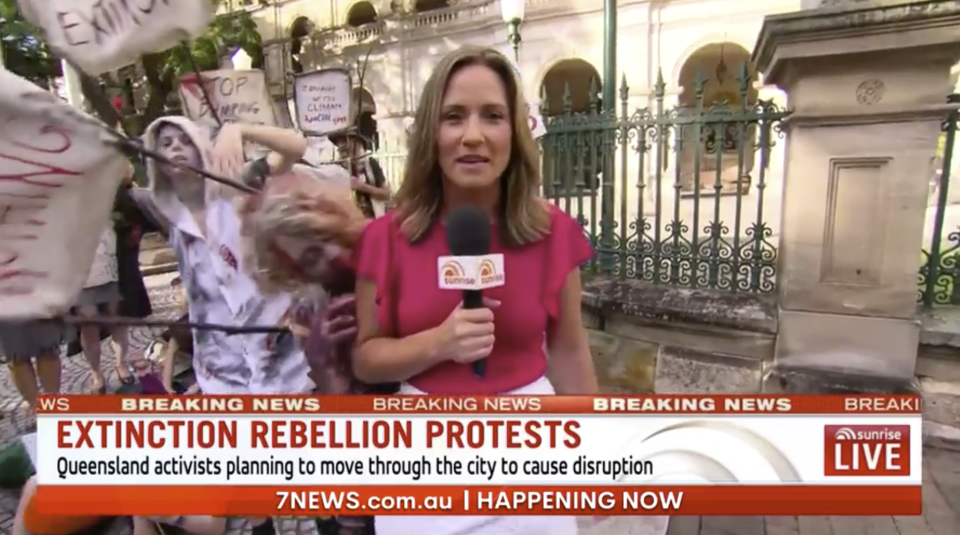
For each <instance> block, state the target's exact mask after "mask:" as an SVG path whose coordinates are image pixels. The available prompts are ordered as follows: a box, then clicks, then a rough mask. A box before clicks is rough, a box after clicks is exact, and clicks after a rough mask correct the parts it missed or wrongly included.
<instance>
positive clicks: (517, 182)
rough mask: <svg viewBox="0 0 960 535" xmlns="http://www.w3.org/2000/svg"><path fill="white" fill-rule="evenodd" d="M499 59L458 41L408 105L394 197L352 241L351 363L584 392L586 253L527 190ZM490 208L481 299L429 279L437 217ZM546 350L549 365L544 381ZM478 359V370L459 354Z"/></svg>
mask: <svg viewBox="0 0 960 535" xmlns="http://www.w3.org/2000/svg"><path fill="white" fill-rule="evenodd" d="M525 106H526V104H525V102H524V99H523V95H522V93H521V89H520V86H519V83H518V80H517V78H516V74H515V70H514V68H513V67H512V66H511V64H510V61H509V60H508V59H507V58H505V57H504V56H503V55H502V54H500V53H499V52H496V51H494V50H492V49H485V48H474V47H468V48H463V49H460V50H458V51H455V52H453V53H451V54H450V55H448V56H447V57H446V58H444V59H443V60H441V61H440V63H439V65H438V66H437V67H436V68H435V70H434V72H433V74H432V76H431V77H430V79H429V80H428V81H427V84H426V87H425V88H424V91H423V94H422V97H421V100H420V104H419V106H418V109H417V112H416V124H417V130H416V132H415V134H414V135H413V137H412V138H411V140H410V151H409V155H408V157H407V164H406V170H405V172H404V177H403V182H402V184H401V186H400V190H399V191H398V193H397V194H396V196H395V197H394V198H393V202H394V209H393V211H391V212H389V213H388V214H387V215H386V216H385V217H382V218H380V219H377V220H375V221H373V222H371V223H370V224H369V225H367V226H366V228H365V229H364V231H363V234H362V237H361V240H360V242H359V244H358V246H357V262H356V265H357V276H358V282H357V287H356V309H357V329H358V340H357V345H356V348H355V351H354V354H353V369H354V371H355V373H356V375H357V377H358V378H359V379H361V380H363V381H365V382H367V383H383V382H390V381H399V382H401V383H402V384H401V388H400V393H402V394H451V395H458V394H486V395H495V394H530V395H544V394H553V393H554V389H555V388H556V391H557V392H560V393H562V394H592V393H596V392H597V390H598V387H597V380H596V375H595V372H594V369H593V364H592V360H591V355H590V350H589V347H588V343H587V337H586V333H585V331H584V329H583V324H582V321H581V312H580V306H581V302H580V300H581V279H580V269H579V266H580V265H581V264H583V263H584V262H586V261H587V260H589V259H590V257H591V256H592V255H593V251H592V249H591V247H590V245H589V244H588V242H587V240H586V239H585V237H584V235H583V232H582V230H581V228H580V225H579V224H578V223H577V221H575V220H574V219H573V218H572V217H570V216H569V215H567V214H566V213H564V212H562V211H560V210H559V209H557V208H556V207H555V206H553V205H551V204H549V203H547V202H546V201H545V200H543V199H542V198H540V197H538V193H537V191H538V186H539V184H540V171H539V164H538V161H539V152H538V150H537V145H536V142H535V141H534V139H533V136H532V134H531V132H530V127H529V125H528V122H527V118H526V116H525V115H524V114H522V113H518V110H523V109H525ZM467 205H470V206H473V207H477V208H480V209H482V210H483V211H485V212H486V213H487V215H488V216H489V218H490V220H491V224H490V232H491V234H492V247H491V253H502V254H503V255H504V263H505V267H506V269H505V271H508V272H509V273H505V283H504V285H503V286H500V287H498V288H493V289H490V290H484V297H485V299H486V307H485V308H481V309H474V310H466V309H464V308H462V307H461V297H462V292H460V291H451V290H441V289H439V287H438V278H439V274H438V268H437V258H438V257H440V256H445V255H449V254H450V252H449V249H448V247H447V244H446V240H445V231H444V225H445V218H446V216H447V215H449V214H450V212H451V211H453V210H454V209H456V208H458V207H461V206H467ZM547 354H549V355H550V359H549V366H550V377H551V378H552V379H553V381H555V385H554V384H552V383H551V381H549V380H548V379H547V365H548V361H547ZM480 359H485V360H486V373H485V375H484V376H483V377H477V376H476V375H475V374H474V371H473V367H472V364H473V363H474V362H475V361H478V360H480ZM576 531H577V526H576V522H575V519H574V518H573V517H519V516H505V517H453V516H450V517H440V516H437V517H427V516H422V517H418V516H386V517H377V519H376V533H377V535H410V534H415V533H430V534H431V535H454V534H456V535H468V534H470V535H493V534H504V533H523V534H524V535H573V534H575V533H576Z"/></svg>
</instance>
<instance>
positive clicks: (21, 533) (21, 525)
mask: <svg viewBox="0 0 960 535" xmlns="http://www.w3.org/2000/svg"><path fill="white" fill-rule="evenodd" d="M31 369H32V368H31ZM36 492H37V476H33V477H31V478H30V479H28V480H27V484H26V485H24V486H23V490H22V491H20V503H18V504H17V512H16V514H14V517H13V531H12V533H11V535H30V532H28V531H27V527H26V520H25V517H26V514H27V505H28V504H29V503H30V500H31V499H32V498H33V495H34V494H36Z"/></svg>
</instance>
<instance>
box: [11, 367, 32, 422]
mask: <svg viewBox="0 0 960 535" xmlns="http://www.w3.org/2000/svg"><path fill="white" fill-rule="evenodd" d="M9 368H10V376H11V377H12V378H13V384H14V385H16V387H17V391H18V392H20V395H21V396H23V399H24V401H26V402H27V404H28V405H30V410H31V411H33V410H36V408H37V394H38V392H37V374H36V372H34V370H33V362H31V361H30V359H16V360H14V361H12V362H10V364H9Z"/></svg>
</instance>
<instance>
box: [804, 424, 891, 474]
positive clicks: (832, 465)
mask: <svg viewBox="0 0 960 535" xmlns="http://www.w3.org/2000/svg"><path fill="white" fill-rule="evenodd" d="M823 453H824V466H823V473H824V475H827V476H909V475H910V426H907V425H828V426H824V428H823Z"/></svg>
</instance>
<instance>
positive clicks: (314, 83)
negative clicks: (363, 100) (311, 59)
mask: <svg viewBox="0 0 960 535" xmlns="http://www.w3.org/2000/svg"><path fill="white" fill-rule="evenodd" d="M351 88H352V86H351V83H350V73H349V71H347V70H346V69H321V70H319V71H313V72H308V73H304V74H299V75H297V76H296V77H294V79H293V102H294V110H295V111H296V114H295V116H296V118H297V126H298V127H299V128H300V131H301V132H303V133H305V134H312V135H318V136H320V135H324V134H327V133H330V132H334V131H337V130H343V129H344V128H346V127H347V126H348V125H349V124H350V118H351V117H352V110H351V102H350V96H351V94H352V93H353V92H352V91H351Z"/></svg>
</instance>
